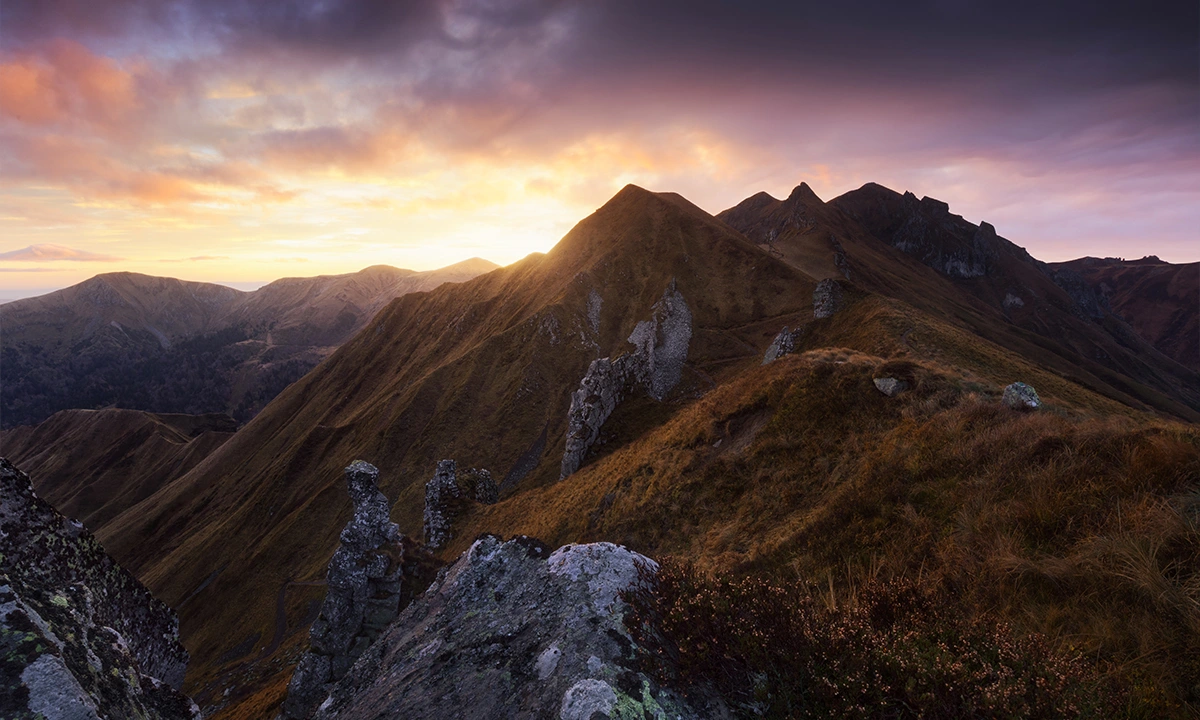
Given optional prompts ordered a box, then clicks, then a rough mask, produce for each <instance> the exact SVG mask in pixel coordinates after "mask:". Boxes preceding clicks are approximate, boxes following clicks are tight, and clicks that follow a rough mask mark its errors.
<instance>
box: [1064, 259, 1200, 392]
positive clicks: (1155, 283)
mask: <svg viewBox="0 0 1200 720" xmlns="http://www.w3.org/2000/svg"><path fill="white" fill-rule="evenodd" d="M1050 267H1051V268H1053V269H1054V272H1055V273H1056V274H1057V273H1063V271H1067V272H1066V274H1065V276H1064V277H1063V280H1065V281H1067V282H1070V283H1071V284H1072V286H1075V287H1078V288H1079V291H1081V294H1084V293H1091V294H1092V295H1093V296H1094V298H1095V299H1094V300H1093V302H1095V303H1096V304H1097V305H1098V306H1099V307H1101V308H1102V309H1104V310H1107V311H1109V312H1112V313H1114V314H1116V315H1119V316H1120V317H1121V318H1123V319H1124V320H1125V321H1126V322H1127V323H1129V325H1130V326H1131V327H1132V328H1133V329H1134V330H1136V331H1137V333H1138V335H1141V336H1142V337H1144V338H1145V339H1146V340H1148V341H1150V342H1151V343H1153V344H1154V347H1156V348H1158V349H1159V351H1161V352H1162V353H1163V354H1164V355H1166V356H1167V357H1169V358H1172V359H1174V360H1176V361H1177V362H1179V363H1180V364H1182V365H1186V366H1187V367H1189V368H1191V369H1192V370H1197V371H1200V263H1187V264H1184V265H1174V264H1171V263H1166V262H1163V261H1161V260H1159V259H1158V258H1156V257H1154V256H1153V255H1151V256H1149V257H1144V258H1142V259H1141V260H1119V259H1117V258H1092V257H1087V258H1080V259H1079V260H1072V261H1070V262H1065V263H1051V264H1050ZM1076 278H1077V279H1076Z"/></svg>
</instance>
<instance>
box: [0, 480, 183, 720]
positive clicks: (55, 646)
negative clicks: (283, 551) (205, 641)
mask: <svg viewBox="0 0 1200 720" xmlns="http://www.w3.org/2000/svg"><path fill="white" fill-rule="evenodd" d="M187 661H188V655H187V651H186V650H184V649H183V646H182V645H181V644H180V643H179V622H178V620H177V619H176V617H175V613H174V612H172V611H171V609H170V608H169V607H167V606H166V605H165V604H163V603H162V602H160V601H159V600H156V599H155V598H154V597H153V596H152V595H151V594H150V591H149V590H147V589H146V588H145V587H144V586H143V585H142V584H141V583H140V582H138V581H137V580H136V579H135V578H134V577H133V576H132V575H130V574H129V573H128V572H126V571H125V570H124V569H123V568H122V567H121V566H119V565H117V563H116V561H114V560H113V559H112V558H111V557H109V556H108V555H107V554H106V553H105V552H104V548H103V547H101V545H100V543H99V542H97V541H96V539H95V538H94V537H93V536H92V534H91V533H89V532H88V531H87V530H86V529H85V528H84V527H83V525H81V524H80V523H78V522H75V521H73V520H69V519H67V518H66V517H64V516H63V515H61V514H60V513H59V512H58V511H57V510H55V509H54V508H53V507H51V506H50V505H49V504H48V503H46V502H45V501H44V500H42V499H41V498H39V497H38V496H37V495H36V494H35V493H34V491H33V486H32V484H31V483H30V481H29V477H28V476H27V475H25V473H23V472H21V471H20V470H18V469H17V468H15V467H13V465H12V464H11V463H9V462H8V460H6V459H4V458H0V717H4V718H29V719H30V720H32V719H33V718H39V717H40V718H70V719H72V720H75V719H78V720H90V719H99V718H127V717H128V718H133V717H142V718H155V719H157V718H162V719H173V718H198V717H199V710H198V709H197V708H196V706H195V705H194V704H193V703H192V701H191V700H189V699H188V698H187V697H186V696H184V695H183V694H182V693H180V692H179V691H178V690H179V687H180V686H181V685H182V684H183V675H184V671H185V670H186V668H187Z"/></svg>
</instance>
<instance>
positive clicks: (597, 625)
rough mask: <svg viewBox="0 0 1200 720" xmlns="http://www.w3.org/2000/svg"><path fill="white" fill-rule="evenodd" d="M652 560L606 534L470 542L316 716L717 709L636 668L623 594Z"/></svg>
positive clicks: (688, 714)
mask: <svg viewBox="0 0 1200 720" xmlns="http://www.w3.org/2000/svg"><path fill="white" fill-rule="evenodd" d="M640 568H644V569H645V571H646V572H653V571H654V570H656V569H657V566H656V565H655V563H654V562H653V561H652V560H649V559H648V558H645V557H643V556H641V555H638V554H637V553H634V552H631V551H629V550H627V549H625V548H623V547H620V546H617V545H612V544H610V543H596V544H591V545H568V546H566V547H563V548H559V549H558V550H556V551H554V552H553V553H551V552H550V551H549V549H548V548H546V547H545V546H544V545H542V544H541V543H540V542H538V541H537V540H533V539H530V538H516V539H514V540H510V541H508V542H501V541H500V540H499V539H498V538H495V537H491V536H487V537H483V538H481V539H479V540H477V541H476V542H475V544H474V545H472V546H471V548H470V550H468V551H467V552H466V553H464V554H463V555H462V556H461V557H460V558H459V559H458V561H457V562H455V563H454V565H452V566H451V567H450V568H449V569H448V571H447V572H446V574H445V575H444V577H443V578H442V579H441V580H440V582H438V583H435V584H434V585H432V586H430V588H429V590H427V591H426V593H425V594H424V595H423V596H421V597H420V598H418V599H416V600H414V601H413V603H412V604H411V605H410V606H409V607H408V608H407V609H406V610H405V611H404V612H403V613H402V614H401V616H400V618H399V619H398V620H397V622H396V623H395V624H394V625H393V626H392V627H391V628H390V629H389V630H388V632H387V633H386V634H384V635H383V636H382V637H381V638H380V639H379V641H378V642H376V643H375V644H374V645H373V646H371V648H370V649H369V650H368V651H367V652H366V653H365V654H364V655H363V656H362V657H361V658H360V659H359V660H358V662H357V663H356V664H355V666H354V668H353V671H352V672H350V673H349V674H347V675H346V677H345V678H343V679H342V680H341V681H340V682H339V683H338V684H337V685H336V686H335V687H334V688H333V691H332V693H331V694H330V698H329V701H328V702H326V703H325V704H324V705H322V706H321V708H320V709H318V711H317V712H316V713H315V715H314V717H316V718H321V719H323V720H332V719H334V718H336V719H338V720H356V719H358V718H377V717H402V718H408V719H410V720H422V719H424V718H429V719H435V718H436V719H437V720H442V719H443V718H449V717H453V718H463V719H467V720H501V719H502V718H503V719H506V720H507V719H508V718H543V717H559V718H582V719H584V720H595V719H597V718H700V717H722V716H724V715H725V714H726V713H725V711H724V709H723V708H721V707H711V708H707V707H706V708H695V707H693V706H690V705H689V704H688V703H687V701H685V700H684V699H683V698H681V697H680V696H678V695H677V694H675V693H673V692H671V691H669V690H667V689H664V688H662V687H659V686H658V685H657V684H656V683H655V682H654V681H653V680H651V679H650V678H649V677H647V676H645V675H643V674H641V673H640V672H639V671H638V670H637V668H636V663H635V662H634V659H635V657H636V655H637V653H638V652H639V648H637V647H636V646H635V645H634V644H633V639H632V638H631V636H630V635H629V633H628V631H627V630H626V628H625V626H624V614H625V612H626V611H627V609H628V608H627V606H626V605H625V602H624V601H623V600H622V599H621V598H620V593H621V591H622V590H624V589H626V588H631V587H633V586H634V585H635V584H637V583H639V582H641V581H642V578H643V577H644V576H643V575H642V574H640Z"/></svg>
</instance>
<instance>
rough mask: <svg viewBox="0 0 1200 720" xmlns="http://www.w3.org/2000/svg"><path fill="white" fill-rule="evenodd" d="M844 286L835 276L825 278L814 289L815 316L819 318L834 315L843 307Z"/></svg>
mask: <svg viewBox="0 0 1200 720" xmlns="http://www.w3.org/2000/svg"><path fill="white" fill-rule="evenodd" d="M842 296H843V293H842V286H841V284H840V283H838V281H837V280H834V279H833V278H825V279H824V280H822V281H821V282H819V283H817V287H816V289H815V290H813V317H815V318H816V319H818V320H821V319H823V318H827V317H833V315H834V313H836V312H837V311H838V310H841V309H842Z"/></svg>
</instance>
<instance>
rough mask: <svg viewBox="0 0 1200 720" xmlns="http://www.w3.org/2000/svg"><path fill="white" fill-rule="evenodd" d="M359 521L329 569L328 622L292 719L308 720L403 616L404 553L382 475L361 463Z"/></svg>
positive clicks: (295, 692)
mask: <svg viewBox="0 0 1200 720" xmlns="http://www.w3.org/2000/svg"><path fill="white" fill-rule="evenodd" d="M345 473H346V485H347V489H348V491H349V493H350V500H351V502H353V503H354V517H353V518H352V519H351V520H350V522H349V523H347V524H346V527H345V528H344V529H343V530H342V534H341V541H342V544H341V546H339V547H338V549H337V552H335V553H334V554H333V558H332V559H331V560H330V561H329V569H328V575H327V580H328V589H327V590H326V593H325V602H324V603H323V604H322V606H321V614H320V615H319V616H318V617H317V620H316V622H314V623H313V625H312V629H311V630H310V631H309V645H310V647H309V650H308V652H306V653H305V654H304V656H303V657H302V658H301V659H300V663H299V664H298V665H297V666H296V670H295V672H294V673H293V674H292V680H291V682H290V683H289V684H288V694H287V699H286V700H285V701H284V703H283V717H284V718H289V719H291V718H306V717H309V716H310V715H311V714H312V712H313V710H314V709H315V708H316V707H317V706H318V705H320V704H321V702H323V701H324V700H325V698H326V696H327V695H328V690H329V685H330V683H333V682H336V681H337V680H339V679H340V678H342V677H343V676H344V675H345V674H346V671H347V670H349V669H350V666H351V665H353V664H354V661H355V660H356V659H357V658H358V657H359V656H360V655H361V654H362V653H363V651H364V650H366V649H367V647H369V646H370V644H371V643H372V642H373V641H374V640H375V638H377V637H378V636H379V634H380V632H382V631H383V630H384V629H385V628H386V627H387V626H388V625H389V624H390V623H391V622H392V621H393V620H395V619H396V616H397V614H398V613H399V610H400V590H401V582H402V581H401V576H402V575H403V565H402V563H403V560H404V549H403V546H402V544H401V535H400V530H399V528H398V527H397V526H396V524H395V523H393V522H392V521H391V520H390V519H389V517H388V501H387V497H386V496H385V495H384V494H383V493H382V492H380V490H379V486H378V484H377V481H378V478H379V470H377V469H376V468H375V466H373V465H371V464H369V463H365V462H363V461H362V460H356V461H354V462H353V463H351V464H350V466H349V467H347V468H346V471H345Z"/></svg>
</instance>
